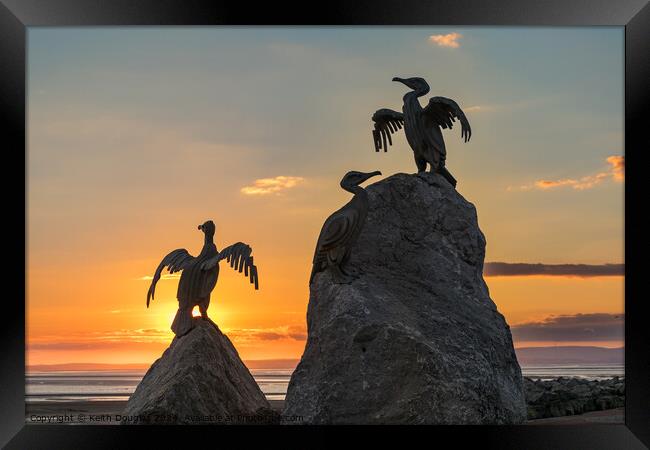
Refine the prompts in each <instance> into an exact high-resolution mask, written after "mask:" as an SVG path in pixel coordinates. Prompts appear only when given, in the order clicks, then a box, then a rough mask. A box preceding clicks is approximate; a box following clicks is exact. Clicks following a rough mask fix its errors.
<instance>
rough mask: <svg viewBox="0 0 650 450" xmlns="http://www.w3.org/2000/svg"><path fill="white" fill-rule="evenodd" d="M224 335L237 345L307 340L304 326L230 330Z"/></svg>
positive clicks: (225, 331) (226, 330)
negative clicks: (284, 340)
mask: <svg viewBox="0 0 650 450" xmlns="http://www.w3.org/2000/svg"><path fill="white" fill-rule="evenodd" d="M224 333H226V334H227V335H228V337H230V338H231V339H232V340H233V341H235V342H237V343H240V344H241V343H250V342H253V341H277V340H281V339H293V340H296V341H304V340H306V339H307V330H306V329H305V327H304V326H283V327H275V328H231V329H225V330H224Z"/></svg>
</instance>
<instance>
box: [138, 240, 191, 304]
mask: <svg viewBox="0 0 650 450" xmlns="http://www.w3.org/2000/svg"><path fill="white" fill-rule="evenodd" d="M192 261H194V256H192V255H190V254H189V253H188V252H187V250H185V249H184V248H179V249H177V250H174V251H173V252H171V253H170V254H169V255H167V256H165V257H164V258H163V260H162V261H161V262H160V264H159V265H158V268H157V269H156V273H154V275H153V279H152V280H151V286H149V292H147V308H148V307H149V301H150V300H153V297H154V294H155V292H156V283H158V280H160V275H161V274H162V271H163V269H164V268H165V266H167V270H169V273H174V272H180V271H181V270H183V269H185V268H186V267H188V266H189V264H190V263H191V262H192Z"/></svg>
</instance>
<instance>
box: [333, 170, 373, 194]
mask: <svg viewBox="0 0 650 450" xmlns="http://www.w3.org/2000/svg"><path fill="white" fill-rule="evenodd" d="M377 175H381V172H380V171H378V170H376V171H374V172H368V173H365V172H357V171H356V170H351V171H350V172H348V173H346V174H345V175H344V176H343V178H342V179H341V187H342V188H343V189H345V190H346V191H347V190H349V189H350V188H352V187H354V186H359V185H360V184H361V183H363V182H364V181H366V180H367V179H368V178H372V177H374V176H377Z"/></svg>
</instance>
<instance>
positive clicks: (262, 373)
mask: <svg viewBox="0 0 650 450" xmlns="http://www.w3.org/2000/svg"><path fill="white" fill-rule="evenodd" d="M251 373H252V374H253V377H254V378H255V381H256V382H257V384H258V385H259V386H260V389H261V390H262V392H263V393H264V395H266V398H267V399H269V400H284V396H285V395H286V392H287V387H288V385H289V379H290V378H291V374H292V373H293V369H252V370H251ZM522 374H523V376H525V377H530V378H535V379H537V378H541V379H552V378H558V377H568V378H584V379H589V380H603V379H607V378H613V377H615V376H618V377H622V376H624V374H625V368H624V366H623V365H622V364H612V365H584V366H580V365H544V366H523V367H522ZM143 376H144V371H106V372H100V371H93V372H83V371H62V372H30V373H28V374H27V375H26V386H25V391H26V392H25V393H26V401H27V402H36V401H39V402H42V401H45V402H66V401H105V400H113V401H115V400H122V401H126V400H128V399H129V396H130V395H131V394H132V393H133V391H134V390H135V388H136V386H137V385H138V383H139V382H140V380H141V379H142V377H143Z"/></svg>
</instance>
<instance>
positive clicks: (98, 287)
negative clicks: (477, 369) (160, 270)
mask: <svg viewBox="0 0 650 450" xmlns="http://www.w3.org/2000/svg"><path fill="white" fill-rule="evenodd" d="M623 36H624V35H623V28H622V27H617V28H614V27H597V28H596V27H594V28H558V27H554V28H495V27H484V28H483V27H480V28H479V27H477V28H471V27H470V28H449V27H444V28H441V27H356V28H350V27H323V28H308V27H304V28H303V27H291V28H281V27H266V28H247V27H223V28H215V27H197V28H183V27H168V28H150V27H148V28H112V27H111V28H108V27H107V28H67V29H66V28H56V29H49V28H39V27H36V28H29V30H28V155H27V158H28V161H27V162H28V172H27V179H28V187H27V189H28V199H27V214H28V217H27V219H28V241H27V244H28V245H27V247H28V255H27V257H28V267H27V270H28V272H27V284H28V285H27V299H26V315H27V324H26V327H27V342H28V344H27V361H28V364H55V363H70V362H103V363H135V362H137V363H151V362H152V361H153V360H155V359H156V358H157V357H159V356H160V354H161V352H162V351H163V350H164V349H165V348H166V346H167V345H168V344H169V342H170V340H171V338H172V336H173V335H172V332H171V330H170V328H169V327H170V324H171V321H172V318H173V316H174V314H175V312H176V308H177V301H176V299H175V294H176V286H177V278H174V277H172V278H165V279H163V280H161V281H160V282H159V284H158V288H157V295H156V299H155V300H154V301H153V302H152V304H151V306H150V308H149V309H147V308H146V307H145V300H146V292H147V289H148V287H149V282H150V281H149V280H148V279H147V277H150V276H151V275H153V272H154V270H155V268H156V266H157V265H158V263H159V262H160V260H161V259H162V258H163V257H164V256H165V255H166V254H167V253H168V252H170V251H171V250H173V249H177V248H187V249H188V251H189V252H190V253H192V254H195V255H196V254H197V253H198V252H199V250H200V248H201V245H202V233H201V232H200V231H198V230H197V225H198V224H200V223H203V222H204V221H205V220H207V219H212V220H214V221H215V223H216V225H217V233H216V236H215V241H216V245H217V247H219V248H223V247H225V246H227V245H230V244H232V243H234V242H236V241H243V242H246V243H248V244H250V245H251V246H252V247H253V254H254V256H255V260H256V263H257V265H258V266H259V271H260V290H259V291H254V290H253V289H252V288H251V286H250V285H249V284H248V283H247V282H246V279H245V278H244V277H243V276H241V275H240V274H238V273H235V272H234V271H232V270H231V269H230V268H229V267H227V266H225V265H222V269H221V274H220V278H219V282H218V285H217V287H216V288H215V290H214V291H213V294H212V302H211V306H210V309H209V311H208V312H209V314H210V316H211V317H212V318H213V320H215V321H216V322H217V323H218V324H219V326H220V327H221V329H222V330H223V331H224V332H225V333H226V334H227V335H228V336H229V337H230V338H231V339H232V341H233V343H234V344H235V346H236V348H237V350H238V351H239V353H240V355H241V356H242V358H243V359H274V358H299V357H300V355H301V354H302V350H303V348H304V344H305V337H306V329H305V326H306V324H305V313H306V307H307V301H308V298H309V289H308V285H307V281H308V277H309V272H310V270H311V258H312V255H313V250H314V245H315V241H316V238H317V237H318V233H319V231H320V228H321V225H322V223H323V220H324V219H325V218H326V217H327V216H328V215H329V214H330V213H331V212H332V211H334V210H335V209H337V208H339V207H340V206H341V205H342V204H343V203H345V202H346V201H348V200H349V197H350V195H349V194H348V193H346V192H344V191H342V190H341V189H340V188H339V186H338V183H339V181H340V178H341V177H342V175H343V174H344V173H345V172H347V171H348V170H351V169H354V170H360V171H374V170H381V171H382V173H383V174H384V177H385V176H389V175H392V174H394V173H398V172H407V173H412V172H414V171H415V165H414V163H413V156H412V152H411V150H410V149H409V148H408V146H407V143H406V139H405V138H404V136H403V134H399V135H397V136H396V137H394V138H393V139H394V145H393V147H392V148H391V149H390V150H389V151H388V152H387V153H383V152H382V153H375V151H374V148H373V142H372V138H371V133H370V129H371V121H370V117H371V115H372V113H373V112H374V111H375V110H377V109H379V108H382V107H387V108H392V109H396V110H399V109H400V108H401V98H402V95H403V94H404V93H405V87H404V86H403V85H400V84H398V83H393V82H391V79H392V78H393V77H394V76H401V77H408V76H421V77H424V78H425V79H426V80H427V81H428V82H429V84H430V85H431V94H430V95H442V96H446V97H450V98H453V99H454V100H456V101H457V102H458V103H459V104H460V105H461V107H462V108H463V109H464V111H465V113H466V115H467V116H468V119H469V121H470V123H471V126H472V131H473V134H472V140H471V141H470V142H469V143H468V144H463V143H462V141H461V139H460V131H459V130H457V129H456V128H454V130H452V131H445V141H446V144H447V166H448V168H449V170H450V171H451V173H453V174H454V176H455V177H456V178H457V179H458V187H457V188H458V191H459V192H460V193H461V194H462V195H463V196H464V197H465V198H466V199H468V200H469V201H471V202H472V203H474V204H475V205H476V208H477V210H478V217H479V225H480V227H481V229H482V231H483V232H484V233H485V236H486V239H487V250H486V252H487V255H486V261H488V262H503V263H508V264H505V265H502V266H499V267H500V269H499V270H497V269H495V271H494V272H493V273H492V274H490V275H489V276H486V281H487V283H488V286H489V288H490V294H491V297H492V299H493V300H494V301H495V302H496V304H497V306H498V308H499V311H500V312H501V313H502V314H504V315H505V317H506V319H507V321H508V323H509V324H510V325H511V327H512V331H513V336H514V339H515V345H516V346H518V347H524V346H533V345H600V346H610V347H611V346H621V345H623V313H624V296H623V289H624V277H623V276H622V275H621V271H620V270H618V269H616V270H609V269H610V268H611V267H614V266H603V265H604V264H622V263H623V262H624V254H623V242H624V234H623V223H624V222H623V219H624V215H623V205H624V202H623V183H624V177H625V174H624V172H625V171H624V159H623V155H624V149H623V44H624V40H623ZM424 102H426V98H425V99H423V103H424ZM514 263H542V264H544V265H555V264H586V265H588V266H585V267H582V268H577V267H575V268H574V267H572V266H569V268H568V269H566V270H563V271H561V273H560V274H557V275H549V273H553V270H554V269H552V268H549V267H546V266H536V268H534V270H532V269H531V270H528V269H527V270H525V271H524V272H522V271H521V270H520V267H519V266H510V264H514ZM495 267H496V266H495ZM619 267H620V266H619ZM610 272H611V273H610ZM522 273H525V274H522Z"/></svg>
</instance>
